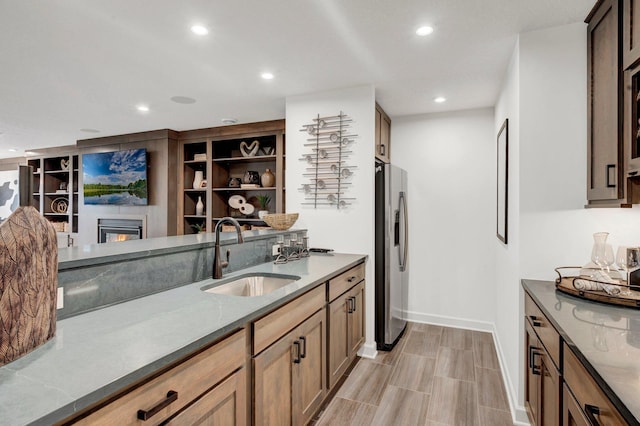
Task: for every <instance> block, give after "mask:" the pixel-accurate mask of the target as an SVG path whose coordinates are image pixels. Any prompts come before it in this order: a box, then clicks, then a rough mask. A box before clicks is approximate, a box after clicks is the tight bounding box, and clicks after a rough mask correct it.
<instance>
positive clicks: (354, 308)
mask: <svg viewBox="0 0 640 426" xmlns="http://www.w3.org/2000/svg"><path fill="white" fill-rule="evenodd" d="M351 303H353V305H352V306H353V309H352V310H351V312H355V311H356V298H355V297H352V298H351Z"/></svg>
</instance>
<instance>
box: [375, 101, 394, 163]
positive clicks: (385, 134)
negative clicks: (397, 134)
mask: <svg viewBox="0 0 640 426" xmlns="http://www.w3.org/2000/svg"><path fill="white" fill-rule="evenodd" d="M375 114H376V158H377V159H378V160H380V161H384V162H385V163H388V162H389V160H390V156H389V152H390V146H389V144H390V142H391V119H390V118H389V116H388V115H387V114H386V113H385V112H384V111H383V110H382V108H380V106H379V105H378V104H376V112H375Z"/></svg>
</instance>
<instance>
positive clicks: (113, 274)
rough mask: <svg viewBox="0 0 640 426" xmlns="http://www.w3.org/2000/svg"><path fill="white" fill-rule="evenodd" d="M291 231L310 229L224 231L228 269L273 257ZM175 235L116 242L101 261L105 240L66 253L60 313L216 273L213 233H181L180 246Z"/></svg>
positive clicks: (64, 314) (76, 311)
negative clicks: (241, 234)
mask: <svg viewBox="0 0 640 426" xmlns="http://www.w3.org/2000/svg"><path fill="white" fill-rule="evenodd" d="M245 234H249V233H245ZM291 234H296V235H297V238H298V240H301V239H302V237H303V236H306V235H307V231H306V230H288V231H261V232H259V233H255V234H253V235H245V242H244V243H243V244H237V243H236V234H235V232H233V233H231V232H229V233H224V234H222V235H223V238H224V239H222V238H221V249H220V252H221V254H222V256H223V258H224V259H226V252H227V249H228V250H230V251H231V256H230V258H229V266H228V267H227V268H225V269H224V274H225V275H226V274H228V273H231V272H234V271H238V270H240V269H244V268H248V267H251V266H255V265H259V264H261V263H265V262H271V261H273V260H274V257H273V256H272V254H271V248H272V246H273V245H274V244H276V243H277V241H278V240H281V239H283V237H284V238H289V237H290V235H291ZM189 237H191V238H189ZM198 237H200V238H198ZM174 238H175V237H166V238H164V237H163V238H151V239H147V240H140V241H136V244H131V245H127V242H124V243H111V245H112V246H111V247H109V251H110V252H113V254H112V256H111V258H109V257H101V258H100V261H96V258H95V257H94V256H93V253H92V252H91V251H92V250H94V251H104V249H105V248H104V247H102V245H99V246H98V245H91V246H86V247H78V248H77V249H78V250H77V252H76V253H74V254H73V256H67V258H70V260H67V261H66V262H65V260H64V259H65V256H64V255H63V256H61V260H60V263H59V271H58V288H60V287H62V288H63V293H64V296H63V297H64V303H63V307H62V308H60V309H58V314H57V315H58V319H64V318H69V317H72V316H75V315H78V314H81V313H84V312H89V311H92V310H95V309H100V308H103V307H106V306H110V305H114V304H116V303H121V302H125V301H128V300H132V299H136V298H139V297H144V296H148V295H150V294H154V293H158V292H161V291H165V290H168V289H171V288H175V287H180V286H183V285H187V284H191V283H193V282H196V281H201V280H204V279H206V278H209V277H211V274H212V267H213V247H214V242H215V239H214V238H213V234H205V235H191V236H187V237H181V239H182V240H186V241H185V244H184V245H176V246H174V245H173V244H175V242H174V241H173V240H172V239H174ZM165 239H171V240H172V241H171V244H164V242H163V240H165ZM114 246H117V247H114ZM128 247H132V248H133V250H132V252H130V253H127V250H128ZM105 259H107V260H108V261H104V260H105Z"/></svg>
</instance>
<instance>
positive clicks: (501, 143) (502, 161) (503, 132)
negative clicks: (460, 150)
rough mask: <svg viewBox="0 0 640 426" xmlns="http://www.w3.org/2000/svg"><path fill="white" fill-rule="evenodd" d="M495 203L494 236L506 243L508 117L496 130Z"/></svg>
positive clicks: (507, 223)
mask: <svg viewBox="0 0 640 426" xmlns="http://www.w3.org/2000/svg"><path fill="white" fill-rule="evenodd" d="M497 151H498V152H497V159H496V164H497V168H498V170H497V176H498V179H497V182H496V190H497V196H496V199H497V203H496V236H497V237H498V239H499V240H500V241H502V242H503V243H505V244H507V241H508V238H507V236H508V231H509V214H508V213H509V202H508V201H509V119H508V118H506V119H505V120H504V123H502V127H500V130H499V131H498V141H497Z"/></svg>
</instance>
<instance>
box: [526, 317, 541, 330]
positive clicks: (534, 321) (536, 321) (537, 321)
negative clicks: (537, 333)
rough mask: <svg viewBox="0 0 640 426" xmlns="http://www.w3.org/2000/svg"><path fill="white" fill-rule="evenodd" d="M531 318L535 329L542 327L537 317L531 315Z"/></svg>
mask: <svg viewBox="0 0 640 426" xmlns="http://www.w3.org/2000/svg"><path fill="white" fill-rule="evenodd" d="M529 318H530V319H531V324H533V326H534V327H542V321H540V320H539V319H538V317H537V316H535V315H529Z"/></svg>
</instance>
